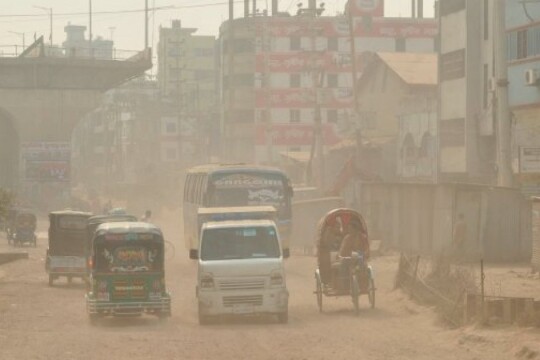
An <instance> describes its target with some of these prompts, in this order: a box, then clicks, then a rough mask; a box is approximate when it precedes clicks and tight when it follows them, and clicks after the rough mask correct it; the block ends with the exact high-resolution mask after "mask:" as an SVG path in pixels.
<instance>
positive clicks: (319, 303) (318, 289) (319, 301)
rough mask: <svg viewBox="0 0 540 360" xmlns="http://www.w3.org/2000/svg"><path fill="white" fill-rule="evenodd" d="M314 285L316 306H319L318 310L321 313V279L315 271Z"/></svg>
mask: <svg viewBox="0 0 540 360" xmlns="http://www.w3.org/2000/svg"><path fill="white" fill-rule="evenodd" d="M315 286H316V289H317V290H316V292H315V295H317V306H318V307H319V312H320V313H322V311H323V289H322V281H321V276H320V275H319V274H318V273H315Z"/></svg>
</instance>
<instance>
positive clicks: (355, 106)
mask: <svg viewBox="0 0 540 360" xmlns="http://www.w3.org/2000/svg"><path fill="white" fill-rule="evenodd" d="M347 4H348V9H347V15H348V19H349V42H350V43H351V66H352V91H353V116H354V121H355V124H356V161H357V162H358V161H360V156H361V152H362V150H361V149H362V127H361V126H362V124H360V104H359V99H358V88H357V86H356V85H357V84H356V82H357V81H358V59H357V57H356V42H355V22H354V14H353V8H352V0H349V2H348V3H347Z"/></svg>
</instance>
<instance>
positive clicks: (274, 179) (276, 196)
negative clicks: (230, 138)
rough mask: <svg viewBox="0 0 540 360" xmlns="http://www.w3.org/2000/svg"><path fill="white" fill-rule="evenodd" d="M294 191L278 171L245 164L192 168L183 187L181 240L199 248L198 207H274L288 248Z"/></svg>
mask: <svg viewBox="0 0 540 360" xmlns="http://www.w3.org/2000/svg"><path fill="white" fill-rule="evenodd" d="M292 197H293V188H292V186H291V182H290V179H289V178H288V177H287V175H286V174H285V173H284V172H283V171H281V170H279V169H277V168H271V167H264V166H258V165H247V164H232V165H223V164H211V165H202V166H196V167H194V168H191V169H190V170H189V171H188V174H187V176H186V181H185V185H184V207H183V210H184V240H185V242H186V248H187V249H191V250H195V249H198V248H199V247H198V241H199V238H198V234H199V231H200V227H199V223H198V211H199V209H200V208H217V207H244V206H248V207H249V206H273V207H275V208H276V210H277V220H276V224H277V225H278V227H279V232H280V234H281V240H282V242H283V244H285V245H286V247H288V244H289V235H290V231H291V221H292V211H291V200H292Z"/></svg>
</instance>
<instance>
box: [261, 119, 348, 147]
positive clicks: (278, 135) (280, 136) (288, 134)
mask: <svg viewBox="0 0 540 360" xmlns="http://www.w3.org/2000/svg"><path fill="white" fill-rule="evenodd" d="M268 131H270V132H271V133H270V134H268ZM322 133H323V139H324V145H327V146H332V145H335V144H337V143H338V142H339V141H340V138H339V137H338V136H337V135H336V133H335V131H334V127H333V126H332V125H331V124H323V125H322ZM313 136H314V129H313V124H273V125H272V126H271V127H270V129H268V128H267V126H266V125H264V124H258V125H257V126H256V128H255V145H258V146H263V145H268V141H269V140H270V141H271V145H276V146H308V145H311V144H313Z"/></svg>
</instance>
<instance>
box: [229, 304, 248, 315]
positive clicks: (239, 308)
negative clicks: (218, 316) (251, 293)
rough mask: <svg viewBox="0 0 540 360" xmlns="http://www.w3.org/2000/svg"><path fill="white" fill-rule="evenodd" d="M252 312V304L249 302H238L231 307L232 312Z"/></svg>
mask: <svg viewBox="0 0 540 360" xmlns="http://www.w3.org/2000/svg"><path fill="white" fill-rule="evenodd" d="M252 312H253V305H251V304H238V305H234V307H233V313H235V314H251V313H252Z"/></svg>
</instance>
